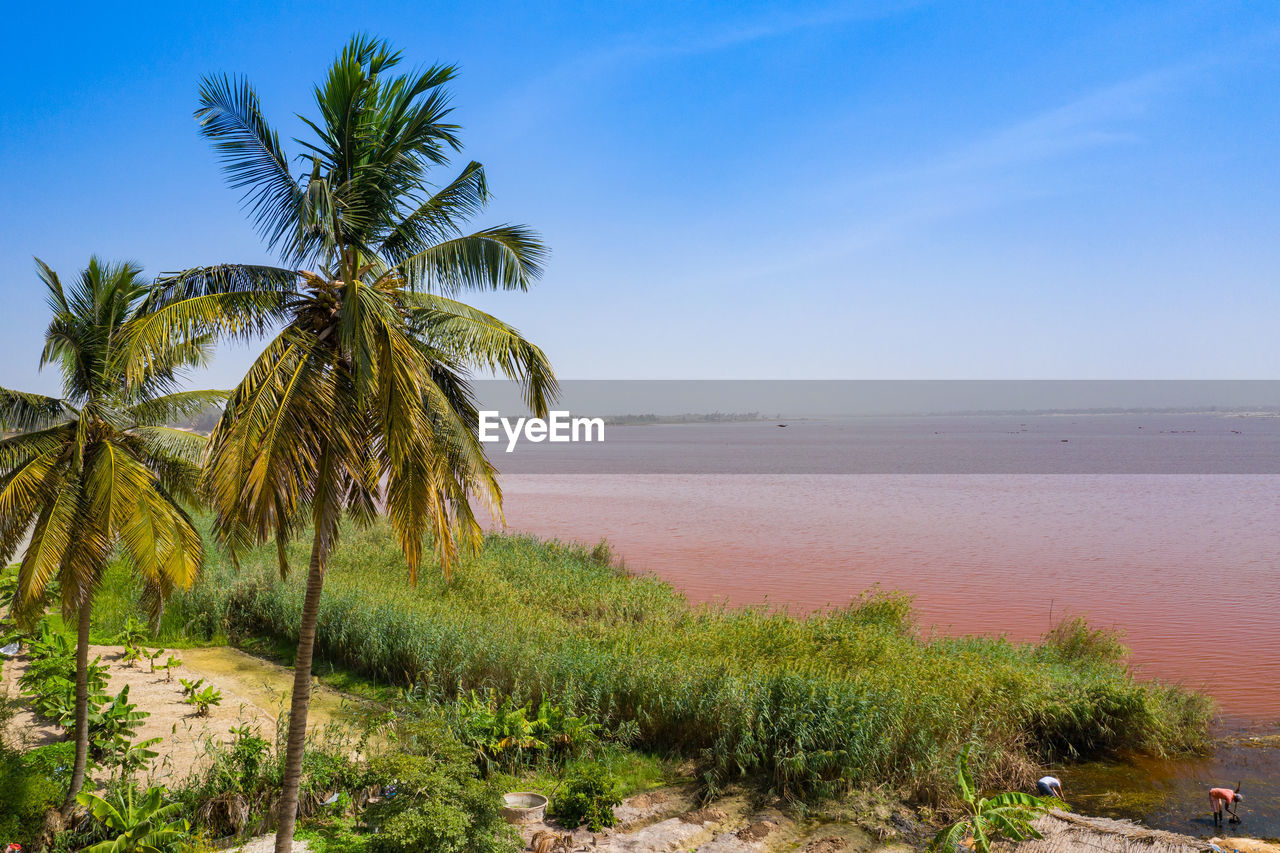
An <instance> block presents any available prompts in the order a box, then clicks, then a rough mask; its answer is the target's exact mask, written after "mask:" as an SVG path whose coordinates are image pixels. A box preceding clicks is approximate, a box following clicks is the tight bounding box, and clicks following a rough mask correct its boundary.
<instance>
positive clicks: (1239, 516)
mask: <svg viewBox="0 0 1280 853" xmlns="http://www.w3.org/2000/svg"><path fill="white" fill-rule="evenodd" d="M1264 421H1265V422H1264ZM1139 427H1145V429H1143V430H1142V431H1139ZM1063 437H1066V439H1067V440H1065V441H1064V440H1063ZM610 442H612V443H611V444H610ZM1233 442H1234V443H1233ZM1073 445H1074V446H1073ZM593 454H594V455H593ZM1277 459H1280V421H1277V420H1276V419H1269V420H1267V419H1227V418H1221V417H1208V416H1199V417H1197V416H1188V417H1183V418H1181V419H1178V418H1175V417H1173V416H1165V417H1164V418H1163V419H1161V418H1154V417H1150V416H1148V417H1145V418H1140V419H1137V420H1136V421H1135V420H1133V419H1130V420H1125V419H1123V418H1120V419H1115V418H1113V419H1110V420H1106V419H1079V420H1077V421H1074V422H1072V421H1068V420H1063V419H1057V420H1052V419H1044V418H1040V419H1035V418H1026V417H1022V418H1018V417H1013V418H1012V419H1010V418H997V419H986V420H982V421H975V420H972V419H969V420H962V419H952V420H950V421H938V420H936V419H935V420H930V421H923V420H922V419H917V420H914V421H902V422H895V423H889V422H885V421H879V422H877V423H876V424H874V425H871V426H869V427H868V426H865V425H863V426H859V425H854V426H853V427H850V426H849V424H847V423H842V424H821V423H815V424H806V423H797V424H793V425H792V426H791V427H789V428H788V430H787V431H783V430H779V429H777V427H776V426H774V425H773V424H765V423H748V424H728V425H714V426H707V425H690V426H679V427H671V426H653V427H619V428H612V429H611V431H610V432H608V434H607V440H606V444H605V445H600V446H597V447H595V448H590V449H586V450H584V448H583V447H582V446H579V445H557V446H551V445H540V446H538V447H537V448H536V450H533V451H529V450H524V449H522V450H519V451H517V452H516V453H515V454H511V455H510V456H505V457H504V456H503V455H502V454H495V461H497V462H498V464H499V466H500V467H501V468H502V470H503V472H504V476H503V488H504V493H505V504H506V515H507V522H508V526H509V528H510V529H514V530H519V531H526V532H530V533H534V534H537V535H539V536H543V537H555V538H560V539H565V540H578V541H582V542H587V543H594V542H596V541H598V540H600V539H607V540H608V541H609V542H610V543H611V544H612V545H613V547H614V549H615V552H616V553H617V554H618V555H619V556H620V557H621V558H622V559H624V560H625V562H626V564H627V566H628V567H629V568H630V569H631V570H633V571H638V572H652V573H654V574H656V575H657V576H659V577H661V578H663V579H664V580H667V581H670V582H671V583H672V584H674V585H675V586H677V587H678V588H679V589H681V590H682V591H684V592H685V593H686V594H687V595H688V596H689V598H690V599H691V600H693V601H699V602H701V601H727V602H729V603H732V604H760V603H765V602H767V603H769V604H772V605H774V606H779V607H786V608H788V609H790V610H792V611H793V612H803V611H808V610H812V609H815V608H821V607H826V606H830V605H842V604H846V603H848V602H850V601H852V600H854V599H856V598H857V597H859V596H860V595H861V594H862V593H863V592H864V591H866V590H868V589H870V588H873V587H876V586H879V587H881V588H884V589H896V590H902V591H905V592H908V593H910V594H912V595H913V596H915V607H916V613H917V618H918V621H919V623H920V625H921V628H922V630H924V631H930V630H932V631H937V632H946V633H979V634H990V635H1006V636H1008V637H1010V638H1012V639H1015V640H1030V639H1035V638H1037V637H1039V636H1041V635H1042V634H1043V633H1044V632H1045V631H1046V630H1047V629H1048V628H1049V626H1050V625H1051V624H1052V623H1053V622H1055V621H1057V620H1060V619H1062V618H1063V617H1066V616H1075V615H1082V616H1086V617H1087V618H1088V619H1089V621H1090V622H1091V623H1092V624H1093V625H1095V626H1100V627H1110V628H1116V629H1118V630H1121V631H1123V632H1124V635H1125V641H1126V644H1127V645H1128V646H1130V647H1131V648H1132V650H1133V663H1134V664H1135V666H1136V667H1137V668H1138V670H1139V672H1140V673H1141V674H1142V675H1144V676H1146V677H1157V678H1161V679H1165V680H1170V681H1175V682H1179V683H1182V684H1185V685H1186V686H1188V687H1191V688H1194V689H1200V690H1204V691H1206V692H1208V693H1209V694H1210V695H1212V696H1213V697H1214V698H1215V699H1217V701H1218V702H1219V704H1220V707H1221V709H1222V711H1223V713H1224V714H1225V715H1227V716H1230V717H1235V718H1242V719H1249V720H1253V721H1258V722H1275V721H1277V720H1280V689H1278V687H1277V686H1278V685H1280V586H1278V585H1277V579H1278V578H1280V512H1277V510H1278V509H1280V507H1278V505H1277V503H1278V499H1280V474H1277V473H1276V471H1277V468H1276V464H1275V463H1276V460H1277ZM564 471H574V472H576V473H562V472H564ZM1224 471H1226V472H1229V473H1222V472H1224ZM1254 472H1260V473H1254Z"/></svg>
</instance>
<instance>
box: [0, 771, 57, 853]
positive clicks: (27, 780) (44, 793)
mask: <svg viewBox="0 0 1280 853" xmlns="http://www.w3.org/2000/svg"><path fill="white" fill-rule="evenodd" d="M36 764H39V761H36V762H28V761H26V760H25V756H23V755H20V754H19V753H18V752H17V751H16V750H13V749H10V748H8V747H0V779H3V780H4V782H3V784H0V843H10V842H16V843H19V844H21V845H22V846H23V848H24V849H26V848H29V847H33V846H34V845H35V842H36V840H37V838H38V837H39V835H40V832H41V830H42V829H43V827H44V817H45V813H46V812H47V811H48V810H49V809H52V808H56V807H57V806H58V804H59V803H61V802H62V797H63V795H64V794H65V793H66V791H65V789H64V788H63V787H62V786H61V785H59V784H58V783H57V782H55V781H54V780H53V779H51V778H50V777H49V776H48V775H46V774H45V773H43V772H42V771H41V769H39V768H38V767H37V766H34V765H36Z"/></svg>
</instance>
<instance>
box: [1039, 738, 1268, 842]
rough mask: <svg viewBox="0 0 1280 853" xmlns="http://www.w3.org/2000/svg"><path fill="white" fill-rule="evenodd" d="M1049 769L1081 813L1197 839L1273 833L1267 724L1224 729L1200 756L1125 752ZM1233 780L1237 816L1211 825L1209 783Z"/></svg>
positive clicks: (1225, 784) (1229, 784)
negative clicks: (1239, 799) (1263, 727)
mask: <svg viewBox="0 0 1280 853" xmlns="http://www.w3.org/2000/svg"><path fill="white" fill-rule="evenodd" d="M1057 772H1058V773H1059V775H1060V776H1061V778H1062V782H1063V785H1064V786H1065V789H1066V790H1065V793H1066V794H1067V799H1068V801H1069V802H1070V803H1071V806H1072V808H1074V809H1075V810H1076V811H1078V812H1080V813H1081V814H1088V815H1099V816H1102V817H1118V818H1128V819H1130V820H1138V821H1141V822H1142V823H1144V824H1146V825H1147V826H1152V827H1156V828H1158V829H1167V830H1170V831H1173V832H1182V833H1186V834H1187V835H1194V836H1199V837H1202V838H1209V837H1212V836H1215V835H1218V836H1223V835H1235V836H1253V837H1256V838H1270V839H1276V838H1280V733H1277V732H1276V731H1275V730H1272V731H1271V732H1270V733H1264V732H1261V731H1256V730H1255V731H1245V732H1241V733H1239V734H1233V735H1227V736H1224V737H1222V738H1220V739H1219V740H1218V742H1217V743H1216V745H1215V748H1214V750H1213V752H1212V754H1210V755H1206V756H1203V757H1197V758H1186V759H1158V758H1151V757H1148V756H1142V755H1132V756H1124V757H1123V760H1120V761H1109V762H1089V763H1085V764H1079V765H1072V766H1067V767H1063V768H1061V769H1060V770H1058V771H1057ZM1237 784H1239V785H1240V786H1241V787H1240V793H1241V794H1243V795H1244V801H1243V802H1242V803H1241V804H1240V807H1239V808H1237V811H1238V812H1239V813H1240V818H1241V820H1240V823H1238V824H1229V823H1227V824H1224V825H1223V826H1221V827H1215V826H1214V825H1213V816H1212V812H1211V811H1210V806H1209V789H1210V788H1217V787H1229V788H1234V787H1235V786H1236V785H1237Z"/></svg>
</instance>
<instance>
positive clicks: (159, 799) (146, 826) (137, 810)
mask: <svg viewBox="0 0 1280 853" xmlns="http://www.w3.org/2000/svg"><path fill="white" fill-rule="evenodd" d="M163 798H164V790H163V789H162V788H148V789H147V791H146V792H145V793H144V794H143V795H142V796H141V798H138V799H135V797H134V793H133V789H132V788H125V789H124V791H123V792H118V793H116V794H115V795H113V796H112V797H111V798H110V799H106V798H104V797H100V796H98V795H97V794H91V793H88V792H83V793H81V794H79V795H78V796H77V797H76V799H77V800H78V801H79V803H80V805H82V806H87V807H88V809H89V814H90V815H92V816H93V819H94V820H95V821H97V822H98V823H99V824H100V825H101V826H102V827H103V828H105V829H107V830H108V831H109V832H113V833H116V836H115V838H112V839H109V840H107V841H101V842H99V843H97V844H95V845H93V846H92V847H86V848H85V849H84V850H83V851H82V853H173V851H175V850H177V849H178V845H180V844H181V843H182V842H184V841H185V840H187V838H188V837H189V835H190V830H191V825H190V824H189V823H187V821H185V820H182V819H176V818H177V816H178V813H179V812H180V811H181V809H182V806H181V805H180V804H179V803H165V802H164V799H163Z"/></svg>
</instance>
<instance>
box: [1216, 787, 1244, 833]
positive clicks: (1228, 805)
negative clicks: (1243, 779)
mask: <svg viewBox="0 0 1280 853" xmlns="http://www.w3.org/2000/svg"><path fill="white" fill-rule="evenodd" d="M1243 799H1244V795H1243V794H1241V793H1240V785H1239V784H1237V785H1236V789H1235V790H1234V791H1233V790H1231V789H1230V788H1210V789H1209V802H1210V803H1211V804H1212V805H1213V825H1214V826H1221V825H1222V811H1223V809H1225V810H1226V812H1227V814H1229V815H1231V820H1232V822H1234V823H1239V822H1240V815H1238V814H1236V810H1235V809H1233V808H1232V806H1233V805H1235V804H1236V803H1238V802H1240V801H1242V800H1243Z"/></svg>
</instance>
